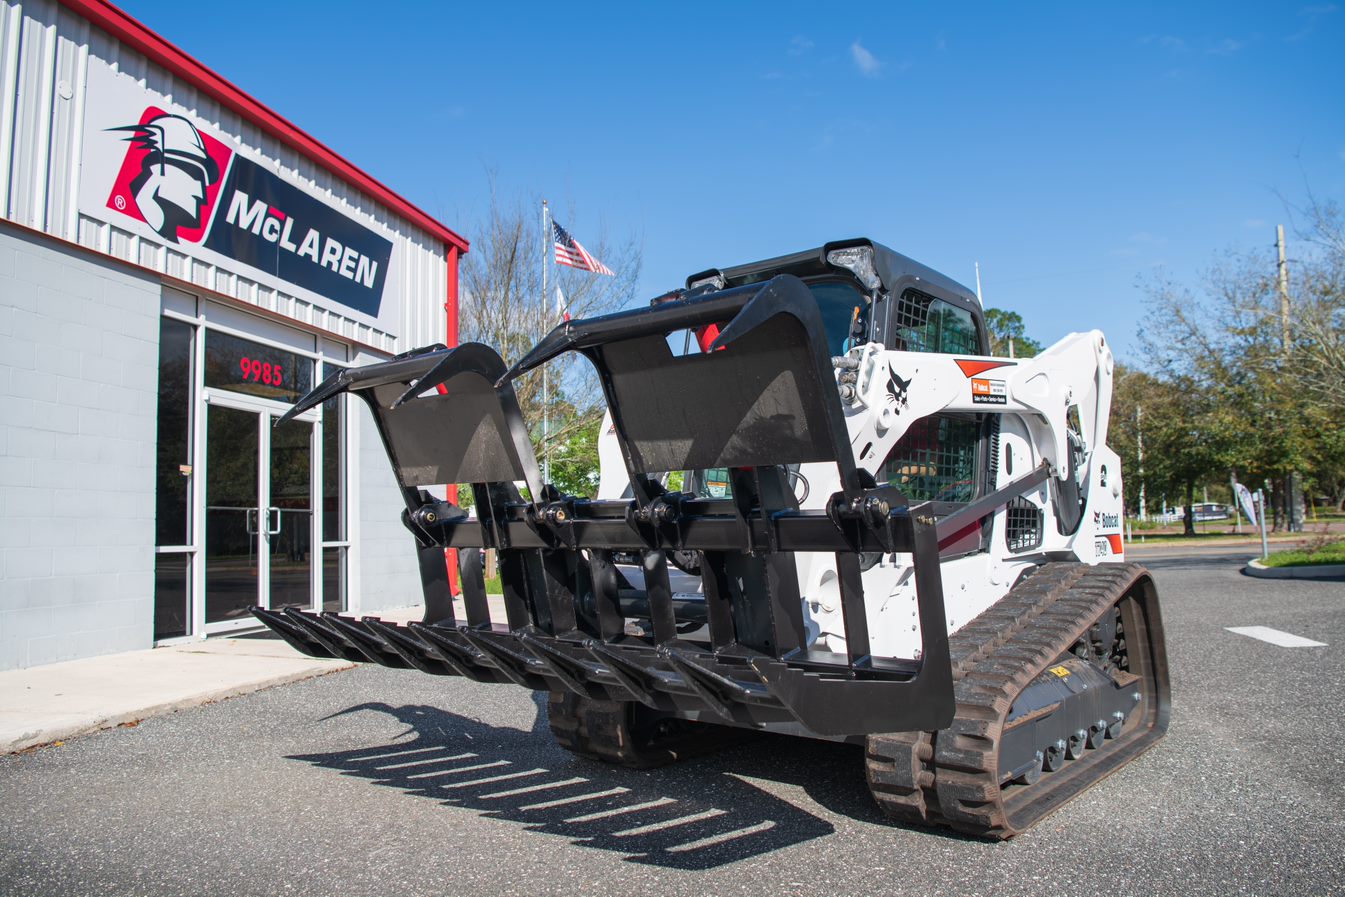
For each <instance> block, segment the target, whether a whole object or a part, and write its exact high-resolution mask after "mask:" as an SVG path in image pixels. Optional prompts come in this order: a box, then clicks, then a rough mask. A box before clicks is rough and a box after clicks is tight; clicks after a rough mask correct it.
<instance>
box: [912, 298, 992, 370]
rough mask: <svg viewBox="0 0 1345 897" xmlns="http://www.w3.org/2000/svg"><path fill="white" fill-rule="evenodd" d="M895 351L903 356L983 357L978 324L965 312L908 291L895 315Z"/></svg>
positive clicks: (939, 300) (948, 304) (940, 301)
mask: <svg viewBox="0 0 1345 897" xmlns="http://www.w3.org/2000/svg"><path fill="white" fill-rule="evenodd" d="M891 334H892V348H894V349H896V350H898V351H901V352H944V353H949V354H954V353H955V354H958V355H978V354H980V350H981V347H980V340H979V338H978V334H977V333H976V321H975V319H974V318H973V317H972V316H971V312H969V311H967V310H966V309H964V308H958V307H957V306H955V305H952V304H950V303H947V302H944V301H943V300H942V299H935V298H934V297H933V296H930V295H928V294H926V293H922V292H920V291H919V290H906V291H905V292H904V293H902V294H901V296H900V297H899V298H898V299H897V301H896V304H895V307H894V309H893V312H892V327H891Z"/></svg>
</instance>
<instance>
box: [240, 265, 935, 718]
mask: <svg viewBox="0 0 1345 897" xmlns="http://www.w3.org/2000/svg"><path fill="white" fill-rule="evenodd" d="M710 324H717V325H720V327H721V330H720V335H719V337H718V338H717V340H716V341H715V342H714V344H713V345H712V346H710V349H709V351H707V352H704V353H697V354H689V355H680V356H679V355H675V354H674V353H673V352H672V351H671V349H670V348H669V344H668V335H669V334H670V333H673V332H677V331H681V330H685V329H688V328H699V327H702V326H705V325H710ZM567 351H577V352H580V353H582V354H583V355H585V356H586V357H587V358H588V359H589V360H590V361H591V362H592V363H593V365H594V366H595V368H596V369H597V372H598V375H599V379H600V381H601V383H602V388H603V390H604V392H605V394H606V398H607V402H608V406H609V409H610V411H611V415H612V420H613V425H614V428H615V432H616V436H617V439H618V441H619V443H620V445H621V449H622V453H623V456H624V458H625V461H626V466H627V471H628V473H629V475H630V480H631V486H632V493H633V497H632V498H630V499H627V500H620V501H597V500H594V501H590V500H583V499H578V498H574V497H572V496H568V495H562V494H561V493H559V492H558V491H557V490H556V489H555V488H554V487H552V486H550V485H548V484H544V483H542V482H541V476H540V474H539V472H538V468H537V463H536V458H535V456H534V454H533V452H532V449H531V447H530V445H529V442H528V437H527V432H526V428H525V426H524V423H523V419H522V416H521V414H520V413H519V408H518V404H517V400H516V398H515V395H514V392H513V389H512V386H511V385H510V384H511V382H512V380H513V379H514V378H515V377H517V376H518V375H520V374H522V373H524V372H526V371H528V370H531V369H533V368H535V367H537V366H539V365H541V364H543V363H545V362H546V361H548V360H550V359H552V358H554V357H556V356H558V355H560V354H561V353H563V352H567ZM343 391H351V392H354V393H355V394H357V395H360V396H361V397H362V398H364V399H365V401H366V402H367V403H368V405H369V407H370V409H371V411H372V412H373V414H374V418H375V420H376V422H377V425H378V429H379V432H380V433H381V434H382V437H383V440H384V445H385V447H386V448H387V450H388V455H389V458H390V459H391V461H392V463H393V467H394V469H395V470H396V472H397V476H398V479H399V482H400V484H401V486H402V490H403V494H404V496H405V498H406V504H407V511H406V513H405V515H404V522H405V523H406V525H407V526H408V528H409V529H410V530H411V532H412V534H413V535H414V537H415V538H416V541H417V545H418V549H419V552H420V569H421V576H422V582H423V585H424V589H425V601H426V617H425V619H424V620H423V621H422V622H419V623H411V624H410V625H408V626H397V625H393V624H390V623H385V622H382V621H379V620H377V619H374V618H370V617H366V618H364V619H363V620H358V621H357V620H354V619H350V618H346V617H341V616H339V615H336V614H330V613H323V614H313V613H308V612H302V611H295V610H287V611H284V612H273V611H267V610H262V609H260V608H258V609H256V610H254V613H255V614H256V615H257V616H258V617H259V618H260V619H261V620H262V621H263V622H265V623H266V624H267V625H269V626H270V627H271V628H272V629H274V630H275V631H276V632H277V633H278V634H280V635H281V636H282V637H284V638H285V639H286V640H288V641H289V642H290V644H292V645H294V646H295V647H296V648H298V649H299V650H301V651H304V652H306V653H309V654H313V655H316V656H324V657H325V656H339V657H345V658H348V659H351V660H360V661H371V662H375V663H381V664H384V665H387V666H396V667H414V668H417V669H420V670H423V671H425V672H430V673H436V674H445V675H461V676H466V677H468V678H471V679H475V680H478V681H493V682H514V683H516V684H519V685H523V686H525V687H528V688H532V689H538V690H543V689H544V690H548V691H551V692H557V693H565V692H573V693H575V694H578V695H580V696H583V697H586V698H591V699H597V700H613V701H634V702H639V703H641V704H644V705H646V706H648V707H651V708H655V709H657V710H660V711H664V712H668V713H673V714H676V715H678V716H682V717H685V718H689V719H698V720H702V721H707V722H721V723H729V724H735V725H740V726H759V725H763V724H785V726H786V727H788V726H789V725H790V724H794V725H798V726H801V727H802V728H803V729H804V730H806V731H808V732H812V733H815V734H818V735H826V736H858V735H863V734H866V733H870V732H884V731H899V730H915V729H926V730H928V729H938V728H941V727H943V726H945V725H947V724H948V722H949V721H950V720H951V718H952V714H953V699H952V676H951V670H950V665H949V659H948V658H949V654H948V639H947V632H946V625H945V615H944V608H943V594H942V585H941V581H940V577H939V558H938V544H937V543H938V540H937V535H936V530H935V521H934V519H933V514H932V513H930V512H929V511H928V510H927V509H925V508H923V507H916V508H908V507H907V506H906V502H905V499H904V498H903V497H902V496H901V495H900V494H899V493H897V492H896V490H894V489H892V488H891V487H881V488H880V487H877V486H876V484H875V483H874V482H873V481H872V480H871V479H870V478H868V476H867V475H866V474H864V473H863V472H862V471H859V470H857V469H856V467H855V463H854V458H853V454H852V449H851V447H850V444H849V437H848V435H847V431H846V427H845V421H844V417H843V413H842V409H841V405H840V400H839V398H838V395H837V391H836V384H835V380H834V375H833V373H832V368H831V364H830V359H829V357H828V354H827V349H826V339H825V334H824V331H823V325H822V320H821V316H820V313H819V311H818V308H817V305H816V303H815V301H814V300H813V297H812V295H811V293H810V292H809V290H808V289H807V287H806V286H805V285H804V284H803V283H802V281H800V280H798V279H797V278H794V277H792V276H788V275H782V276H779V277H776V278H774V279H772V280H770V281H768V282H766V283H764V284H758V285H752V286H748V287H739V288H734V289H728V290H722V291H719V292H715V293H710V294H707V295H703V296H700V297H698V298H693V299H688V300H684V301H677V302H671V303H667V304H664V305H660V306H656V307H654V308H651V309H644V310H635V311H629V312H621V313H617V314H613V315H606V316H603V317H597V318H591V319H586V320H579V321H571V322H566V323H564V324H562V325H561V326H559V327H557V328H556V329H555V330H553V331H552V332H551V333H550V334H549V335H548V336H547V337H546V338H544V339H543V340H542V342H541V343H539V344H538V345H537V346H536V347H535V348H534V349H533V350H532V352H530V353H529V354H528V355H527V356H526V357H525V358H523V359H522V360H521V361H520V362H519V363H518V364H517V365H515V366H514V368H513V369H511V370H509V371H507V372H506V371H505V366H504V363H503V362H502V361H501V359H500V358H499V356H498V355H497V354H496V353H495V352H494V351H493V350H491V349H488V348H487V347H485V346H481V345H478V344H467V345H463V346H460V347H458V348H456V349H443V348H434V349H430V350H424V351H420V352H417V353H410V354H409V355H408V356H407V357H401V358H397V359H394V360H392V361H389V362H387V363H384V364H379V365H373V366H370V367H366V368H360V369H357V370H352V371H345V372H342V373H341V374H338V375H337V376H336V377H333V378H331V379H329V380H328V381H326V382H325V383H323V384H322V385H321V386H319V387H318V388H317V389H316V390H314V391H313V392H312V393H311V394H310V395H308V396H305V397H304V398H303V399H302V400H301V401H300V403H299V404H298V405H296V406H295V412H292V413H298V412H299V411H302V410H303V409H305V408H308V407H312V406H313V405H315V404H317V403H319V402H322V401H324V400H325V399H327V398H329V397H330V396H332V395H336V394H338V393H340V392H343ZM808 462H827V463H834V464H835V465H836V466H837V469H838V472H839V474H840V482H841V484H842V488H841V490H840V491H838V492H837V493H836V494H835V495H833V496H831V498H830V501H829V502H828V503H827V508H826V510H824V511H823V510H812V511H803V510H800V509H799V507H798V502H797V500H796V499H795V498H794V494H793V492H792V490H791V489H790V488H789V484H788V475H787V466H788V465H791V464H799V463H808ZM712 467H719V468H728V469H729V471H730V481H731V484H732V496H731V498H723V499H706V498H699V497H696V496H694V495H690V494H686V493H680V492H668V491H666V490H665V488H664V487H663V485H661V480H660V477H659V474H661V473H663V472H666V471H677V470H697V469H704V468H712ZM433 483H470V484H471V488H472V491H473V495H474V498H475V505H476V507H475V511H476V513H475V515H474V516H469V515H468V514H466V513H465V512H463V511H462V510H461V509H460V508H458V507H456V506H454V505H451V504H449V503H447V502H444V501H438V500H436V499H434V498H433V497H431V496H430V495H429V494H428V493H426V492H424V491H422V490H421V488H420V487H422V486H426V485H430V484H433ZM516 483H521V484H523V486H525V487H526V489H527V495H526V497H525V496H523V495H522V494H521V493H520V492H519V490H518V488H517V487H516V485H515V484H516ZM447 548H456V549H459V552H458V556H459V559H460V570H461V573H462V577H461V580H462V590H463V606H464V610H465V616H466V620H465V621H459V620H458V619H457V618H456V615H455V611H454V606H453V602H452V600H451V596H450V595H449V591H448V581H447V574H446V569H445V564H444V549H447ZM485 548H493V549H495V550H496V552H497V554H498V559H499V569H500V579H501V587H502V592H503V596H502V598H503V616H504V618H505V619H503V620H500V619H495V618H493V617H492V615H491V612H490V605H489V603H488V601H487V596H486V594H485V588H484V584H483V579H482V575H481V564H480V551H481V550H482V549H485ZM672 552H679V553H692V554H693V555H694V557H695V558H696V559H697V561H698V562H699V569H700V573H701V587H702V588H701V592H702V593H703V596H702V595H691V596H689V595H687V594H684V593H682V592H677V593H675V592H674V590H673V587H672V581H673V580H672V576H671V574H670V571H669V554H670V553H672ZM797 552H826V553H830V554H833V555H834V557H835V563H836V570H837V578H838V582H839V585H840V593H841V604H842V610H843V612H844V616H845V634H846V651H845V653H835V652H830V651H824V650H821V649H819V648H817V647H815V646H812V645H810V644H809V643H808V639H807V628H806V626H805V621H804V615H803V614H804V608H803V599H802V596H801V595H800V594H799V587H798V576H797V572H796V569H795V553H797ZM865 552H884V553H891V552H909V553H911V555H912V556H913V563H914V568H915V572H914V575H915V583H916V591H917V607H918V614H919V623H920V630H921V636H922V648H921V652H920V655H919V657H918V659H914V660H912V659H899V658H883V657H875V656H873V655H872V654H871V653H870V651H869V637H868V619H867V613H866V610H865V602H864V593H863V584H862V580H861V570H860V554H861V553H865ZM629 565H637V566H638V567H639V568H640V572H641V574H642V576H640V577H631V578H628V577H627V576H626V575H625V574H624V573H623V568H624V569H629ZM632 580H638V581H639V582H640V583H641V584H642V587H641V588H635V587H633V586H632Z"/></svg>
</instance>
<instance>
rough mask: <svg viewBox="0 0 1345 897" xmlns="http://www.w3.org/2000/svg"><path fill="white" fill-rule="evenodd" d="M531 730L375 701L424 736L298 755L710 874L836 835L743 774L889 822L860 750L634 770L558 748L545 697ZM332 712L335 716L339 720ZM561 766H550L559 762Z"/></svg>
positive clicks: (751, 755) (745, 754)
mask: <svg viewBox="0 0 1345 897" xmlns="http://www.w3.org/2000/svg"><path fill="white" fill-rule="evenodd" d="M534 699H535V700H536V701H537V703H538V714H537V719H536V720H535V722H534V723H533V728H532V731H531V732H523V731H520V730H518V729H515V728H510V727H497V726H492V725H490V724H488V723H485V722H482V721H480V720H475V719H470V718H468V717H464V716H460V715H458V714H455V713H450V712H448V711H445V710H441V709H439V708H437V707H430V706H425V705H415V704H406V705H402V706H392V705H389V704H385V703H382V702H370V703H366V704H360V705H357V706H355V707H350V708H348V709H346V710H343V711H341V712H340V713H339V714H334V716H343V715H345V714H348V713H355V712H357V711H363V710H367V711H375V712H379V713H385V714H388V715H389V716H392V717H394V718H396V719H397V720H399V721H401V722H403V723H405V724H406V725H407V726H409V727H410V732H409V733H406V734H414V736H415V737H414V738H413V739H412V740H410V741H397V742H395V743H392V744H386V745H381V746H378V747H372V748H360V749H358V750H349V751H338V752H333V753H321V754H301V755H294V756H291V757H289V758H288V759H292V760H302V761H305V762H307V763H312V764H314V765H316V766H320V767H322V768H325V769H333V770H338V771H340V772H341V773H343V774H345V775H350V776H358V777H361V778H366V779H369V780H370V781H372V782H374V783H375V784H378V785H385V786H388V787H391V788H399V789H401V790H402V791H404V792H406V793H407V794H413V795H418V796H423V797H431V798H435V799H437V800H441V801H443V802H444V803H445V804H447V805H451V806H457V807H465V808H467V809H470V810H474V811H476V812H478V813H480V814H481V815H483V816H488V817H491V818H498V819H506V820H510V821H512V822H518V823H522V824H523V825H525V826H526V827H527V829H528V830H529V831H536V832H542V833H546V834H551V835H558V836H561V837H565V838H569V839H572V841H573V843H575V844H577V845H581V846H584V847H593V848H597V849H599V850H612V851H617V852H620V853H623V854H625V859H626V860H628V861H631V862H637V863H648V864H651V865H655V866H662V867H667V868H675V869H709V868H714V867H716V866H721V865H724V864H726V863H732V862H736V861H738V860H742V859H747V858H750V857H755V856H760V855H762V854H765V853H769V852H771V851H774V850H779V849H781V848H784V847H791V846H793V845H795V844H800V843H803V842H805V841H810V840H812V839H814V838H820V837H823V836H825V835H829V834H831V833H832V832H833V831H834V828H833V826H832V825H831V824H830V823H829V822H827V821H825V820H823V819H819V818H818V817H816V816H814V815H813V814H811V813H809V812H807V811H806V810H803V809H800V808H799V807H797V806H794V805H793V804H792V803H789V802H788V801H786V800H783V799H781V798H779V797H776V796H775V795H772V794H769V793H767V792H765V791H763V790H761V789H759V788H757V787H754V786H753V785H751V784H749V783H748V782H745V781H743V780H742V778H740V776H747V777H757V778H762V779H769V780H771V781H773V782H780V781H782V780H788V779H789V778H791V777H792V778H796V779H798V782H797V784H798V785H799V786H801V787H803V788H804V789H805V790H806V791H807V793H808V794H809V795H810V796H811V797H813V798H814V799H815V800H817V801H818V802H819V803H820V804H822V805H823V806H826V807H828V809H832V810H834V811H836V812H838V813H842V814H844V815H846V816H849V817H852V818H868V819H871V820H872V821H875V822H877V821H881V818H882V817H881V814H880V813H879V812H878V810H877V808H876V807H875V806H874V805H873V804H872V803H871V802H870V800H869V796H868V793H867V790H866V789H865V786H864V777H863V766H862V759H861V755H860V751H859V749H858V748H856V747H853V746H849V745H840V744H832V743H826V742H812V741H807V740H804V739H797V738H784V737H772V736H766V737H763V738H761V739H759V740H754V741H752V742H751V743H749V744H747V745H745V746H742V747H737V748H731V749H728V750H725V751H723V752H721V753H719V754H715V755H712V756H709V757H704V758H700V759H696V760H689V761H687V762H686V763H680V764H677V765H676V766H673V767H669V768H666V769H661V770H653V771H636V770H627V769H622V768H619V767H613V766H608V765H605V764H598V763H595V762H593V761H589V760H584V759H582V758H579V757H572V756H570V755H569V754H564V755H563V758H558V759H557V761H556V762H552V763H550V764H548V765H547V766H541V765H538V764H537V763H535V762H534V761H533V760H531V759H518V758H536V757H538V754H539V750H538V748H539V744H540V745H542V746H544V747H545V748H546V750H544V751H543V752H542V753H543V755H544V756H545V755H546V754H554V753H555V751H558V750H559V749H558V748H554V747H552V742H551V733H550V731H549V730H548V728H547V724H546V710H545V706H546V701H545V695H542V696H534ZM330 718H331V717H328V719H330ZM548 767H549V768H548Z"/></svg>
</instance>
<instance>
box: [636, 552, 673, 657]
mask: <svg viewBox="0 0 1345 897" xmlns="http://www.w3.org/2000/svg"><path fill="white" fill-rule="evenodd" d="M642 566H643V568H644V585H645V592H646V595H647V596H648V599H649V622H650V625H651V626H652V627H653V630H654V644H656V645H666V644H668V643H669V642H672V641H674V640H676V638H677V620H676V619H675V618H674V616H673V606H672V584H671V581H670V579H669V576H668V556H667V554H666V553H664V552H662V551H646V552H645V553H644V557H643V562H642Z"/></svg>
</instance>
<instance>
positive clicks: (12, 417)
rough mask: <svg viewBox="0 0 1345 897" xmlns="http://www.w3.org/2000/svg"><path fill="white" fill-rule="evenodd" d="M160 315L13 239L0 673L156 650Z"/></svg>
mask: <svg viewBox="0 0 1345 897" xmlns="http://www.w3.org/2000/svg"><path fill="white" fill-rule="evenodd" d="M159 307H160V287H159V284H158V282H157V281H156V280H153V279H151V278H148V277H144V276H140V275H137V274H136V273H134V272H132V271H129V270H127V269H125V268H122V267H120V266H116V265H111V264H106V263H103V262H100V261H98V260H96V259H94V258H92V257H90V256H88V255H85V254H83V253H78V252H71V251H69V250H66V249H64V248H61V247H60V246H58V245H56V244H51V243H48V242H45V241H40V240H37V239H34V238H33V237H31V236H29V235H27V234H26V233H24V232H22V231H20V230H17V229H14V228H11V227H9V226H6V225H0V670H4V669H14V668H17V667H26V666H33V665H36V664H42V663H51V662H54V661H58V660H69V659H71V658H75V657H88V656H91V655H95V654H106V653H110V652H114V651H128V650H132V649H135V648H147V647H149V646H150V645H151V643H152V638H153V631H152V630H153V625H152V615H153V608H154V554H153V552H154V548H153V546H154V470H153V463H154V445H155V439H156V431H155V406H156V402H157V393H158V344H159Z"/></svg>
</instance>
